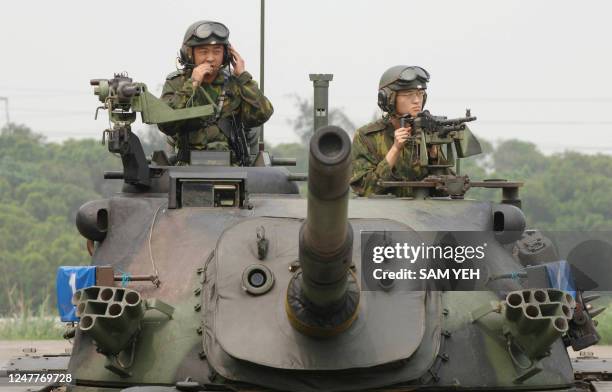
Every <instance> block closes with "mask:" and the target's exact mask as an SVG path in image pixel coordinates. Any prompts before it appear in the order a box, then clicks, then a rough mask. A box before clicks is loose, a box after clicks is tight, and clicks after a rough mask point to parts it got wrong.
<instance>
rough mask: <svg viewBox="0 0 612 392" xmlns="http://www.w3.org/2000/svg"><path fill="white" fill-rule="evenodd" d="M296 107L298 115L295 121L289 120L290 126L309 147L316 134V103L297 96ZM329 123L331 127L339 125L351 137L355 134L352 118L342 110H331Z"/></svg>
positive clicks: (295, 98) (295, 97)
mask: <svg viewBox="0 0 612 392" xmlns="http://www.w3.org/2000/svg"><path fill="white" fill-rule="evenodd" d="M293 98H294V100H295V105H296V107H297V110H298V115H297V116H296V117H295V119H293V120H289V121H288V122H289V124H290V125H291V126H292V127H293V130H294V131H295V133H296V134H297V135H298V136H299V137H300V140H301V141H302V143H303V144H305V145H308V143H309V142H310V137H311V136H312V135H313V133H314V118H313V112H314V103H313V101H312V100H308V99H305V98H302V97H299V96H297V95H295V96H294V97H293ZM328 122H329V124H330V125H337V126H339V127H341V128H342V129H344V130H345V131H346V132H347V133H348V134H349V135H352V134H353V132H355V129H356V128H357V127H355V124H354V123H353V122H352V121H351V120H350V118H349V117H348V116H347V115H346V114H344V112H343V111H342V110H341V109H338V108H330V109H329V113H328Z"/></svg>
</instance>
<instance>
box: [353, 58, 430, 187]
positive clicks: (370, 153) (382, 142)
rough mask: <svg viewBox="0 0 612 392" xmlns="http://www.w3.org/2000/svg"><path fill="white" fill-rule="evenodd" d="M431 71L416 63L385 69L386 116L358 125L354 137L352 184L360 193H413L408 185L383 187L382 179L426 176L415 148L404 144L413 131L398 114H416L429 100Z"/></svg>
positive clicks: (381, 100)
mask: <svg viewBox="0 0 612 392" xmlns="http://www.w3.org/2000/svg"><path fill="white" fill-rule="evenodd" d="M427 82H429V73H428V72H427V71H426V70H425V69H423V68H421V67H415V66H406V65H397V66H395V67H391V68H389V69H388V70H386V71H385V73H383V75H382V77H381V78H380V82H379V90H378V106H379V107H380V108H381V109H382V111H383V112H384V113H383V116H382V118H381V119H380V120H377V121H374V122H372V123H370V124H367V125H365V126H363V127H361V128H359V129H358V130H357V131H356V132H355V136H354V139H353V151H352V154H353V176H352V178H351V186H352V188H353V190H354V191H355V192H356V193H357V194H358V195H359V196H368V195H370V194H382V193H388V192H391V193H394V194H395V195H396V196H398V197H407V196H411V193H412V191H411V189H410V188H407V187H399V188H393V189H391V188H387V189H385V188H382V187H380V186H379V185H378V184H377V182H378V181H379V180H387V181H396V180H406V181H414V180H420V179H423V178H424V177H426V176H427V174H428V173H427V168H424V167H421V166H420V165H419V162H418V160H417V159H415V158H416V156H415V149H411V148H405V147H406V142H407V141H408V138H409V137H410V135H411V132H412V129H411V127H410V126H406V127H404V128H401V127H400V121H399V118H400V117H401V116H403V115H406V114H410V115H411V116H413V117H414V116H416V115H417V114H418V113H419V112H421V111H422V110H423V106H424V105H425V101H426V100H427V93H426V89H427ZM437 153H438V149H437V148H432V149H430V151H429V156H430V159H436V158H437Z"/></svg>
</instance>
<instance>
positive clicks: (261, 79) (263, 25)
mask: <svg viewBox="0 0 612 392" xmlns="http://www.w3.org/2000/svg"><path fill="white" fill-rule="evenodd" d="M265 34H266V0H260V13H259V88H260V89H261V93H262V94H265V92H264V91H265V90H264V87H265V83H264V74H265V72H264V71H265V65H264V63H265V59H264V57H265V46H266V45H265ZM263 150H264V126H263V124H261V129H260V131H259V151H263Z"/></svg>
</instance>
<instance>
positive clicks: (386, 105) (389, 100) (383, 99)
mask: <svg viewBox="0 0 612 392" xmlns="http://www.w3.org/2000/svg"><path fill="white" fill-rule="evenodd" d="M393 68H400V67H393ZM393 68H391V69H393ZM400 69H401V68H400ZM406 71H412V73H413V75H412V76H410V78H409V79H408V78H407V79H406V82H412V81H414V80H417V79H418V78H420V79H422V80H423V84H424V85H425V88H424V90H425V95H423V107H425V103H426V102H427V87H426V83H427V82H429V72H427V71H426V70H425V69H424V68H421V67H416V66H414V67H413V66H410V67H405V68H404V69H403V70H402V71H400V72H399V75H398V76H397V78H395V79H394V80H393V81H392V82H390V83H387V84H386V85H384V86H383V87H381V88H380V89H379V90H378V107H379V108H380V109H381V110H382V111H383V112H387V113H395V109H396V108H395V98H396V96H397V93H396V91H395V90H393V89H392V88H391V87H390V86H391V85H393V84H395V83H397V82H398V81H399V80H401V79H402V76H403V74H404V72H406ZM387 72H389V71H387ZM406 76H408V75H406ZM383 77H384V76H383ZM406 87H407V88H410V87H408V86H406ZM412 88H414V87H412ZM398 90H400V89H398Z"/></svg>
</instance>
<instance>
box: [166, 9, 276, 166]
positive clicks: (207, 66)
mask: <svg viewBox="0 0 612 392" xmlns="http://www.w3.org/2000/svg"><path fill="white" fill-rule="evenodd" d="M178 62H179V64H181V66H182V69H179V70H178V71H176V72H173V73H171V74H170V75H168V76H167V78H166V82H165V84H164V88H163V91H162V96H161V98H162V99H163V100H164V101H165V102H166V103H167V104H168V105H170V106H171V107H172V108H174V109H181V108H185V107H192V106H199V105H206V104H210V103H211V101H212V102H213V103H214V104H215V105H216V106H217V107H219V108H222V110H221V111H219V112H218V114H217V115H216V116H215V117H214V118H213V119H192V120H185V121H176V122H170V123H164V124H160V125H159V129H160V130H161V131H162V132H163V133H165V134H166V135H168V142H169V143H170V145H172V146H173V147H174V148H175V149H177V150H178V154H177V157H178V164H189V152H190V151H191V150H217V151H228V150H230V151H231V147H232V146H231V145H230V144H231V143H230V141H231V140H232V136H231V134H232V132H233V130H234V129H235V128H237V127H244V130H245V134H246V137H247V139H249V141H252V140H253V139H255V138H256V137H257V135H256V132H253V131H252V130H251V129H250V128H253V127H257V126H260V125H262V124H263V123H264V122H266V121H267V120H268V119H269V118H270V116H271V115H272V113H273V111H274V110H273V108H272V104H271V103H270V101H269V100H268V99H267V98H266V97H265V96H264V95H263V94H262V92H261V91H260V90H259V87H258V86H257V83H256V82H255V81H254V80H253V77H252V76H251V74H250V73H249V72H247V71H246V70H245V63H244V60H243V58H242V57H241V56H240V54H239V53H238V52H237V51H236V48H234V47H232V46H231V45H230V43H229V30H228V28H227V27H226V26H225V25H223V24H222V23H219V22H213V21H205V20H203V21H198V22H195V23H193V24H192V25H191V26H189V28H188V29H187V31H186V33H185V37H184V39H183V44H182V46H181V49H180V52H179V57H178ZM236 161H237V159H236V156H235V151H232V163H236Z"/></svg>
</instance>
